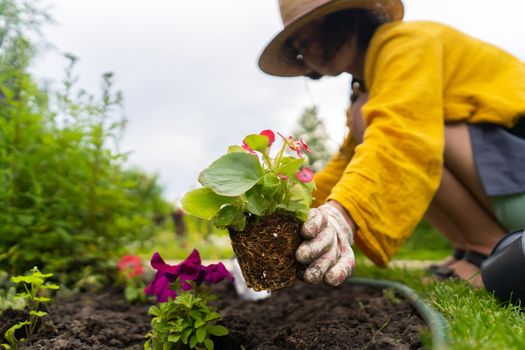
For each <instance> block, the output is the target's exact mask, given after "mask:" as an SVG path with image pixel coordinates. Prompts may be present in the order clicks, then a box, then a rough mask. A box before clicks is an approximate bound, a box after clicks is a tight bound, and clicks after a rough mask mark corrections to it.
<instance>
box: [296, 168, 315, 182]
mask: <svg viewBox="0 0 525 350" xmlns="http://www.w3.org/2000/svg"><path fill="white" fill-rule="evenodd" d="M295 177H297V179H298V180H299V181H301V182H302V183H307V182H310V181H312V180H313V178H314V172H313V170H312V169H310V168H307V167H304V168H303V169H301V170H300V171H298V172H297V173H296V174H295Z"/></svg>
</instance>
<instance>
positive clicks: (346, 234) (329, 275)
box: [295, 204, 355, 286]
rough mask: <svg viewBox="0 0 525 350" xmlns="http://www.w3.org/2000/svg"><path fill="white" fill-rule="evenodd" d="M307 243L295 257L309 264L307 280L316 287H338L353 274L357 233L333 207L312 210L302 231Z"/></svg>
mask: <svg viewBox="0 0 525 350" xmlns="http://www.w3.org/2000/svg"><path fill="white" fill-rule="evenodd" d="M301 235H302V236H303V238H304V239H305V240H306V241H305V242H303V243H302V244H301V245H300V246H299V248H298V249H297V251H296V253H295V257H296V258H297V260H298V261H299V262H300V263H302V264H309V265H308V268H307V269H306V271H305V273H304V280H305V281H306V282H308V283H312V284H317V283H319V282H321V280H323V279H324V281H325V283H326V284H328V285H330V286H338V285H340V284H341V283H343V282H344V281H345V280H346V279H348V278H350V276H351V275H352V273H353V272H354V266H355V256H354V251H353V250H352V247H351V245H352V243H353V238H354V233H353V232H352V228H351V227H350V225H349V224H348V223H347V222H346V220H345V218H344V217H343V214H341V212H339V210H338V209H337V208H335V207H334V206H332V205H330V204H323V205H321V206H320V207H319V208H313V209H311V210H310V212H309V213H308V219H307V220H306V222H305V223H304V224H303V226H302V228H301Z"/></svg>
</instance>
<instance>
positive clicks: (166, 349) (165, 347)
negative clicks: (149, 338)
mask: <svg viewBox="0 0 525 350" xmlns="http://www.w3.org/2000/svg"><path fill="white" fill-rule="evenodd" d="M172 348H173V343H170V342H169V341H168V342H165V343H164V345H163V346H162V350H171V349H172Z"/></svg>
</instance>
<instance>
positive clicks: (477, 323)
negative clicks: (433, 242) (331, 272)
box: [356, 261, 525, 350]
mask: <svg viewBox="0 0 525 350" xmlns="http://www.w3.org/2000/svg"><path fill="white" fill-rule="evenodd" d="M363 262H364V261H358V262H357V265H356V266H357V270H356V276H360V277H370V278H380V279H388V280H394V281H398V282H401V283H404V284H406V285H408V286H409V287H411V288H412V289H414V290H415V291H417V292H418V293H420V295H422V296H423V297H424V298H425V299H426V300H427V301H428V302H429V304H430V305H431V306H432V307H433V308H434V309H435V310H437V311H439V312H440V313H441V314H442V315H443V316H444V317H445V318H446V319H447V320H448V322H449V327H450V335H451V337H450V338H451V339H450V348H451V349H458V350H467V349H475V350H482V349H487V350H489V349H490V350H492V349H505V350H507V349H509V350H510V349H516V350H518V349H525V312H523V311H520V310H519V308H518V307H516V306H512V305H504V304H502V303H500V302H498V301H497V300H496V299H495V298H494V297H493V296H492V295H491V294H490V293H488V292H487V291H485V290H481V289H474V288H472V287H470V286H469V285H468V284H467V283H466V282H462V281H446V282H430V283H429V282H426V283H423V282H422V281H423V280H424V279H425V278H427V279H428V274H426V272H424V271H423V270H406V269H399V268H387V269H379V268H377V267H374V266H370V265H368V264H364V263H363Z"/></svg>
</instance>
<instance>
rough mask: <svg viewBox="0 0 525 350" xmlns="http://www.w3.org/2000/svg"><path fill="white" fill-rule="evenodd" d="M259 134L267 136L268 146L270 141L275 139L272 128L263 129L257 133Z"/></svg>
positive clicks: (270, 143)
mask: <svg viewBox="0 0 525 350" xmlns="http://www.w3.org/2000/svg"><path fill="white" fill-rule="evenodd" d="M259 135H263V136H266V137H267V138H268V147H270V146H271V145H272V143H274V141H275V134H274V133H273V131H272V130H269V129H267V130H263V131H261V132H260V133H259Z"/></svg>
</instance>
